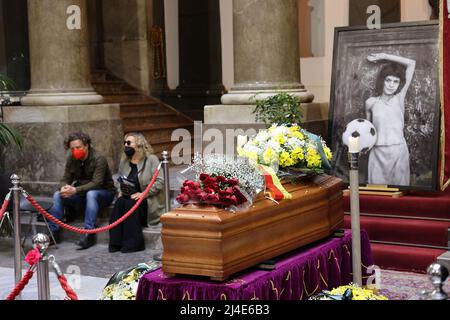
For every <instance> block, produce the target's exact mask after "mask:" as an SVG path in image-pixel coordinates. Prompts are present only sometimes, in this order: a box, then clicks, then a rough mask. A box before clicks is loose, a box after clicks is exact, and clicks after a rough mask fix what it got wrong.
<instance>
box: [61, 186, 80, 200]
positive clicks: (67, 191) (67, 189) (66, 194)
mask: <svg viewBox="0 0 450 320" xmlns="http://www.w3.org/2000/svg"><path fill="white" fill-rule="evenodd" d="M59 192H60V194H61V197H63V198H70V197H71V196H73V195H74V194H75V193H77V188H75V187H73V186H69V185H65V186H64V187H62V188H61V190H60V191H59Z"/></svg>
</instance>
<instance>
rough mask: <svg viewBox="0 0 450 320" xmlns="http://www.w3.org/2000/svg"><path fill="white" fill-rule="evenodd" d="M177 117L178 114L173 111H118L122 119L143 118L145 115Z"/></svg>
mask: <svg viewBox="0 0 450 320" xmlns="http://www.w3.org/2000/svg"><path fill="white" fill-rule="evenodd" d="M169 116H173V117H177V116H178V114H176V113H174V112H155V111H153V110H142V111H133V112H122V111H121V112H120V117H121V118H122V119H126V120H129V119H144V118H146V117H169Z"/></svg>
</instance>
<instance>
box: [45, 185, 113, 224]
mask: <svg viewBox="0 0 450 320" xmlns="http://www.w3.org/2000/svg"><path fill="white" fill-rule="evenodd" d="M113 200H114V193H113V192H112V191H108V190H104V189H98V190H91V191H88V192H87V194H86V195H85V196H79V195H73V196H71V197H70V198H63V197H61V195H60V193H59V191H56V192H55V194H54V195H53V206H52V208H51V209H50V210H49V211H48V212H49V213H51V215H52V216H54V217H55V218H57V219H58V220H61V218H62V217H63V215H64V208H65V207H66V206H71V207H75V208H76V209H78V208H86V209H85V212H84V228H85V229H94V228H95V221H96V220H97V214H98V211H99V210H100V209H101V208H104V207H108V206H109V205H110V204H111V202H112V201H113ZM49 225H50V230H52V231H58V230H59V226H58V225H56V224H55V223H53V222H51V221H49Z"/></svg>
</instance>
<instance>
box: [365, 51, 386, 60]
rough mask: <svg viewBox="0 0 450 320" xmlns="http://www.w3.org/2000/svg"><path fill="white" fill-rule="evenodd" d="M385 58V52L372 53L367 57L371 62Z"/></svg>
mask: <svg viewBox="0 0 450 320" xmlns="http://www.w3.org/2000/svg"><path fill="white" fill-rule="evenodd" d="M385 59H386V54H385V53H372V54H370V55H369V56H368V57H367V60H369V61H370V62H377V61H380V60H385Z"/></svg>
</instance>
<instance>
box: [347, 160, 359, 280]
mask: <svg viewBox="0 0 450 320" xmlns="http://www.w3.org/2000/svg"><path fill="white" fill-rule="evenodd" d="M348 159H349V165H350V170H349V176H350V213H351V221H352V266H353V283H354V284H357V285H358V286H360V287H362V274H361V225H360V221H359V215H360V212H359V152H358V153H350V152H349V154H348Z"/></svg>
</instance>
